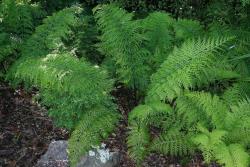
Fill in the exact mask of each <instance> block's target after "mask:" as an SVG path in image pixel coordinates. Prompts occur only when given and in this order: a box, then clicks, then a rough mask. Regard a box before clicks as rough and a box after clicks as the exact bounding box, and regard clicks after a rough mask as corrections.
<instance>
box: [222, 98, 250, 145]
mask: <svg viewBox="0 0 250 167" xmlns="http://www.w3.org/2000/svg"><path fill="white" fill-rule="evenodd" d="M231 110H232V112H230V114H229V115H228V117H227V120H226V122H227V130H228V131H229V132H230V135H229V136H228V140H229V141H230V142H231V143H233V142H237V143H240V144H241V145H243V146H246V147H247V146H249V145H250V101H249V99H244V100H239V102H238V103H237V104H232V105H231Z"/></svg>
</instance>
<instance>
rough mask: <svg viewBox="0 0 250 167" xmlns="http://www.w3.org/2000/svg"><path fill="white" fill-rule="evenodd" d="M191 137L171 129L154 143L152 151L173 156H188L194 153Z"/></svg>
mask: <svg viewBox="0 0 250 167" xmlns="http://www.w3.org/2000/svg"><path fill="white" fill-rule="evenodd" d="M189 137H190V136H188V135H184V134H183V133H182V132H180V131H179V130H178V129H170V130H169V131H167V132H165V133H164V132H163V134H161V136H159V137H158V138H156V139H154V140H153V141H152V145H151V150H152V151H157V152H160V153H163V154H167V155H173V156H183V155H188V154H189V153H191V152H192V151H193V146H192V144H191V142H190V141H189V140H190V138H189Z"/></svg>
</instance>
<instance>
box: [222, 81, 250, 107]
mask: <svg viewBox="0 0 250 167" xmlns="http://www.w3.org/2000/svg"><path fill="white" fill-rule="evenodd" d="M249 95H250V88H249V85H248V83H247V82H237V83H235V84H233V85H232V86H231V87H229V88H228V89H227V90H226V91H225V92H224V94H223V96H222V98H223V99H224V100H225V101H226V102H227V103H228V104H230V105H233V104H237V103H238V102H239V101H240V100H243V99H246V98H247V97H249Z"/></svg>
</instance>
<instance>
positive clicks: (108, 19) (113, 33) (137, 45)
mask: <svg viewBox="0 0 250 167" xmlns="http://www.w3.org/2000/svg"><path fill="white" fill-rule="evenodd" d="M96 8H97V11H96V14H95V17H96V19H97V23H98V25H99V28H100V30H101V31H102V36H101V43H100V48H101V49H102V50H103V52H104V53H106V55H108V56H110V57H111V58H112V59H113V60H114V62H116V69H117V73H118V74H119V75H118V76H119V79H120V80H121V81H122V82H123V83H125V84H127V85H128V86H129V87H131V88H135V89H140V90H145V88H146V87H147V85H148V81H149V73H148V71H149V69H148V66H147V65H146V60H147V57H149V52H148V51H147V50H146V49H145V48H144V47H143V46H142V44H143V41H144V40H145V37H144V36H143V35H142V34H140V29H141V28H140V25H139V24H138V23H137V22H134V21H132V18H133V14H131V13H127V12H126V11H125V10H123V9H120V8H119V7H116V6H114V5H102V6H97V7H96Z"/></svg>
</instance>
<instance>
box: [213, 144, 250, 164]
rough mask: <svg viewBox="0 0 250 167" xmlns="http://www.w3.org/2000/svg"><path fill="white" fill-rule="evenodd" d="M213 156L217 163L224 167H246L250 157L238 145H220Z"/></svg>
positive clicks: (249, 162)
mask: <svg viewBox="0 0 250 167" xmlns="http://www.w3.org/2000/svg"><path fill="white" fill-rule="evenodd" d="M214 155H215V158H216V159H217V161H218V162H219V163H220V164H221V165H223V166H225V167H247V166H249V164H250V156H249V154H248V153H247V152H246V151H245V149H244V148H243V147H242V146H241V145H240V144H230V145H229V146H227V145H225V144H220V145H218V146H216V149H215V150H214Z"/></svg>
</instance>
